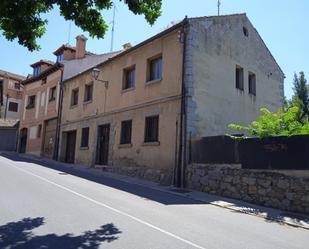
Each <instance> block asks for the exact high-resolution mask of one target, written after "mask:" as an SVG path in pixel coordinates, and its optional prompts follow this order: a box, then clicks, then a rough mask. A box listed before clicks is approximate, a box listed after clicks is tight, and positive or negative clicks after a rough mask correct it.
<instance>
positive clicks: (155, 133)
mask: <svg viewBox="0 0 309 249" xmlns="http://www.w3.org/2000/svg"><path fill="white" fill-rule="evenodd" d="M158 139H159V116H158V115H157V116H151V117H146V120H145V140H144V141H145V143H150V142H158Z"/></svg>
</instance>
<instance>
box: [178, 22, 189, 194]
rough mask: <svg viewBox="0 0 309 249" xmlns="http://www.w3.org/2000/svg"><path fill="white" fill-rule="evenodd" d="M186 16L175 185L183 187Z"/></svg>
mask: <svg viewBox="0 0 309 249" xmlns="http://www.w3.org/2000/svg"><path fill="white" fill-rule="evenodd" d="M187 24H188V18H187V17H185V19H184V20H183V25H182V30H181V36H182V37H181V39H182V41H183V50H182V53H183V54H182V82H181V110H180V125H179V126H180V127H179V152H178V167H177V172H176V174H177V178H176V179H177V181H176V187H181V188H183V187H185V175H184V174H185V168H186V155H185V154H186V86H185V68H186V65H185V61H186V40H187V36H186V30H185V29H186V25H187Z"/></svg>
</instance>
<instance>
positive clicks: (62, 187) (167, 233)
mask: <svg viewBox="0 0 309 249" xmlns="http://www.w3.org/2000/svg"><path fill="white" fill-rule="evenodd" d="M7 163H8V164H10V165H11V166H12V167H14V168H16V169H17V170H20V171H22V172H24V173H26V174H28V175H31V176H34V177H36V178H39V179H40V180H42V181H45V182H47V183H50V184H52V185H54V186H56V187H58V188H60V189H63V190H66V191H68V192H70V193H72V194H74V195H77V196H79V197H81V198H83V199H86V200H88V201H90V202H93V203H95V204H97V205H99V206H101V207H105V208H107V209H109V210H112V211H114V212H115V213H118V214H121V215H123V216H126V217H128V218H130V219H132V220H135V221H137V222H139V223H141V224H143V225H145V226H148V227H150V228H152V229H154V230H157V231H159V232H161V233H164V234H166V235H168V236H170V237H173V238H174V239H177V240H180V241H182V242H184V243H186V244H188V245H190V246H193V247H195V248H199V249H206V248H205V247H202V246H199V245H197V244H195V243H193V242H191V241H189V240H186V239H183V238H181V237H179V236H177V235H175V234H173V233H171V232H168V231H166V230H164V229H162V228H159V227H157V226H155V225H152V224H150V223H148V222H147V221H143V220H141V219H139V218H137V217H135V216H133V215H130V214H128V213H126V212H123V211H121V210H118V209H116V208H113V207H111V206H109V205H107V204H104V203H102V202H99V201H96V200H94V199H92V198H90V197H87V196H85V195H83V194H80V193H78V192H76V191H74V190H71V189H69V188H67V187H65V186H62V185H60V184H58V183H55V182H53V181H50V180H48V179H46V178H44V177H42V176H39V175H37V174H34V173H32V172H30V171H28V170H24V169H21V168H19V167H17V166H16V165H15V164H14V163H12V162H11V161H7Z"/></svg>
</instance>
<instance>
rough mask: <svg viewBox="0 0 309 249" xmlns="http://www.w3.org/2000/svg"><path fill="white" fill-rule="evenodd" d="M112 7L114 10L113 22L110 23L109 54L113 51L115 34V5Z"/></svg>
mask: <svg viewBox="0 0 309 249" xmlns="http://www.w3.org/2000/svg"><path fill="white" fill-rule="evenodd" d="M113 5H114V10H113V21H112V38H111V52H112V51H113V49H114V33H115V13H116V5H115V3H113Z"/></svg>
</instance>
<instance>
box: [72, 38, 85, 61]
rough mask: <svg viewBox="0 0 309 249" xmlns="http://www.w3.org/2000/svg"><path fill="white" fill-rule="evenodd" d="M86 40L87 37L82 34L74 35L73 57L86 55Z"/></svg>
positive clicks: (78, 57) (77, 57)
mask: <svg viewBox="0 0 309 249" xmlns="http://www.w3.org/2000/svg"><path fill="white" fill-rule="evenodd" d="M86 41H87V38H86V37H85V36H84V35H78V36H76V54H75V59H80V58H84V57H85V55H86Z"/></svg>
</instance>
